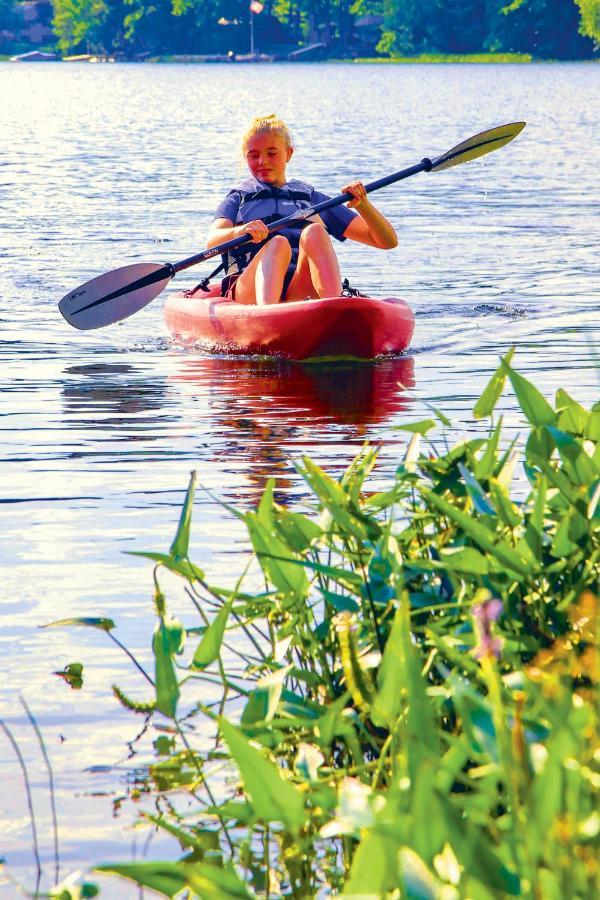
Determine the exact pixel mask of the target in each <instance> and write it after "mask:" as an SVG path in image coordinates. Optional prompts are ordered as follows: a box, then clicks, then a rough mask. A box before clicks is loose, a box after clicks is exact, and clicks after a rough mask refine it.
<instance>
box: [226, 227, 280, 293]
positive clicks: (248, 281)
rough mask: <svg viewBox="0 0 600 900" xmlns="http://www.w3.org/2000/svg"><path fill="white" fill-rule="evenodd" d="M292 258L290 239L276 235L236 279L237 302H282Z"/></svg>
mask: <svg viewBox="0 0 600 900" xmlns="http://www.w3.org/2000/svg"><path fill="white" fill-rule="evenodd" d="M291 258H292V248H291V247H290V242H289V241H288V240H287V238H285V237H283V235H280V234H276V235H275V236H274V237H272V238H271V240H270V241H267V243H266V244H265V246H264V247H262V248H261V249H260V250H259V251H258V253H257V254H256V256H255V257H254V259H253V260H252V261H251V262H250V263H249V264H248V265H247V266H246V268H245V269H244V271H243V272H242V274H241V275H240V277H239V278H238V280H237V281H236V283H235V299H236V302H237V303H248V304H251V303H255V304H256V305H257V306H265V305H266V304H269V303H279V300H280V298H281V292H282V290H283V279H284V278H285V273H286V272H287V270H288V266H289V264H290V260H291Z"/></svg>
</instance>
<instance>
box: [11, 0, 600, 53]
mask: <svg viewBox="0 0 600 900" xmlns="http://www.w3.org/2000/svg"><path fill="white" fill-rule="evenodd" d="M52 5H53V8H54V20H53V27H54V32H55V34H56V41H57V47H58V49H59V50H60V52H61V53H63V54H69V53H71V54H74V53H86V52H93V53H120V54H122V55H123V56H124V57H135V56H136V55H137V56H139V55H142V56H152V57H156V56H160V55H169V54H216V55H222V56H225V55H226V54H227V53H228V52H229V51H231V52H234V53H247V52H248V50H249V22H250V15H251V14H250V10H249V0H152V2H151V3H150V2H148V0H110V2H109V0H78V2H73V0H52ZM18 6H19V0H0V27H4V28H7V29H8V30H10V28H11V27H12V25H14V19H15V9H17V8H18ZM253 20H254V32H255V47H256V49H258V50H262V51H266V52H269V53H275V54H277V53H279V54H280V55H281V56H283V57H285V55H286V54H287V53H288V52H290V51H291V50H294V49H296V48H298V46H302V45H306V44H315V43H320V44H322V51H321V53H322V55H323V56H325V57H326V58H336V57H337V58H352V57H356V56H359V57H365V56H374V55H380V56H383V57H395V58H399V57H419V56H420V55H422V54H426V55H428V54H479V53H488V52H493V53H501V54H504V53H526V54H532V55H533V56H534V57H536V58H544V59H579V58H589V57H591V56H593V55H594V52H595V50H597V49H598V45H600V0H512V2H511V0H456V2H453V3H448V2H447V0H430V2H428V3H422V2H421V0H327V2H324V0H265V2H264V10H263V12H262V13H260V14H258V15H254V16H253ZM11 23H12V25H11Z"/></svg>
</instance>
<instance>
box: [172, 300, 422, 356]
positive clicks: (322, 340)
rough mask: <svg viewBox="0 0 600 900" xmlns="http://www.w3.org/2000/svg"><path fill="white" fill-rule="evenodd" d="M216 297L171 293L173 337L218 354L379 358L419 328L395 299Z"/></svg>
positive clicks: (396, 349)
mask: <svg viewBox="0 0 600 900" xmlns="http://www.w3.org/2000/svg"><path fill="white" fill-rule="evenodd" d="M215 293H216V289H215V288H213V289H212V290H211V291H209V292H206V293H202V292H197V293H196V294H195V295H194V296H193V297H191V296H186V294H185V293H184V292H178V293H175V294H171V296H170V297H169V298H168V300H167V302H166V303H165V308H164V314H165V320H166V323H167V327H168V328H169V331H170V332H171V334H172V335H173V336H174V337H177V338H179V339H181V340H184V341H190V342H193V343H194V344H196V345H197V346H199V347H201V348H202V349H204V350H209V351H211V352H217V353H235V354H248V355H255V354H257V355H261V356H278V357H283V358H286V359H298V360H301V359H313V358H315V359H322V358H327V357H334V358H335V357H338V358H339V357H354V358H358V359H375V358H376V357H380V356H392V355H396V354H398V353H402V351H403V350H406V348H407V347H408V345H409V343H410V339H411V337H412V333H413V329H414V315H413V313H412V310H411V309H410V307H409V306H408V305H407V304H406V303H405V301H404V300H399V299H396V298H392V297H389V298H385V299H374V298H371V297H330V298H326V299H321V300H304V301H302V302H298V303H278V304H273V305H271V306H249V305H245V304H241V303H234V302H233V301H231V300H225V299H224V298H222V297H219V296H216V295H215Z"/></svg>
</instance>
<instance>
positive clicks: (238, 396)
mask: <svg viewBox="0 0 600 900" xmlns="http://www.w3.org/2000/svg"><path fill="white" fill-rule="evenodd" d="M173 377H174V379H176V380H177V381H179V382H187V383H189V384H190V386H193V388H194V390H195V391H197V392H198V393H199V394H200V395H202V394H206V396H208V397H210V398H211V405H212V406H213V408H214V406H215V405H216V406H219V407H222V408H223V409H222V412H223V414H225V415H226V417H227V418H228V420H229V421H230V423H238V424H239V423H241V422H248V421H252V422H254V423H256V424H257V425H259V426H260V427H264V426H265V425H267V426H277V425H285V427H293V426H294V425H298V424H301V423H302V422H304V423H307V422H308V423H310V426H311V429H317V428H318V427H319V425H324V424H331V423H332V422H335V423H339V424H344V425H357V426H363V425H371V424H377V423H381V422H384V421H386V420H388V419H389V418H391V417H392V416H393V415H394V414H396V413H400V412H402V411H403V410H406V409H407V408H408V407H409V405H410V403H411V398H410V396H409V395H408V394H407V393H406V391H405V390H404V388H411V387H413V386H414V361H413V359H412V358H411V357H400V358H398V359H387V360H379V361H377V362H371V363H367V362H365V363H351V362H342V361H338V362H334V363H327V364H324V365H323V364H318V363H317V364H312V363H311V364H310V365H305V364H303V363H299V362H291V361H286V360H273V359H254V360H246V359H231V358H227V357H200V358H192V357H188V358H186V359H185V362H184V363H183V365H182V366H181V368H180V369H179V371H178V373H177V374H176V375H175V376H173ZM225 411H227V412H225Z"/></svg>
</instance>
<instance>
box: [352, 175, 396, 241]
mask: <svg viewBox="0 0 600 900" xmlns="http://www.w3.org/2000/svg"><path fill="white" fill-rule="evenodd" d="M341 192H342V193H343V194H346V193H348V194H352V195H353V197H354V198H355V199H354V200H351V201H350V202H349V203H348V206H349V208H350V209H355V210H356V212H357V213H358V215H357V216H355V218H354V219H352V221H351V222H350V224H349V225H348V227H347V228H346V230H345V231H344V237H346V238H350V240H351V241H358V242H359V243H361V244H368V245H369V246H370V247H377V248H378V249H380V250H392V249H393V248H394V247H397V246H398V236H397V235H396V232H395V230H394V226H393V225H392V224H391V222H388V220H387V219H386V217H385V216H384V215H383V213H380V212H379V210H378V209H376V208H375V207H374V206H373V204H372V203H371V201H370V200H369V199H368V197H367V192H366V191H365V187H364V185H363V184H362V182H360V181H353V182H352V183H351V184H347V185H346V187H343V188H342V191H341Z"/></svg>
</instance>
